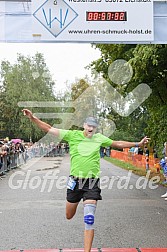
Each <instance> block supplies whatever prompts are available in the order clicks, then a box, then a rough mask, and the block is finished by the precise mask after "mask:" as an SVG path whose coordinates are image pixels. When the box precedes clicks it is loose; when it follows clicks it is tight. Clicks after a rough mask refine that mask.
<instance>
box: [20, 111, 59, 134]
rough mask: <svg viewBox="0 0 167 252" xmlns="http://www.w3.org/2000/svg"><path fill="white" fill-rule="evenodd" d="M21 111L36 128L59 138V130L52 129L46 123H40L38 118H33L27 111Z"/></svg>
mask: <svg viewBox="0 0 167 252" xmlns="http://www.w3.org/2000/svg"><path fill="white" fill-rule="evenodd" d="M22 111H23V113H24V115H25V116H27V117H28V118H29V119H30V120H31V121H32V122H33V123H35V124H36V125H37V126H38V128H40V129H42V130H43V131H45V132H49V133H51V134H53V135H55V136H59V129H56V128H53V127H52V126H51V125H49V124H48V123H45V122H43V121H41V120H40V119H39V118H37V117H36V116H34V115H33V113H32V112H31V111H30V110H29V109H23V110H22Z"/></svg>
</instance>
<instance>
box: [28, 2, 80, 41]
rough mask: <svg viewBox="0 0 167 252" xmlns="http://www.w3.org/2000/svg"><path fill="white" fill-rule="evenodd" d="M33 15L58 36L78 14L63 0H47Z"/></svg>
mask: <svg viewBox="0 0 167 252" xmlns="http://www.w3.org/2000/svg"><path fill="white" fill-rule="evenodd" d="M33 16H34V17H35V18H36V19H37V20H38V21H39V22H40V23H41V24H42V25H43V26H44V27H45V28H46V29H47V30H48V31H49V32H50V33H51V34H52V35H53V36H54V37H57V36H58V35H59V34H60V33H61V32H62V31H63V30H64V29H65V28H67V26H68V25H69V24H70V23H71V22H73V21H74V19H75V18H77V16H78V14H77V13H76V12H75V11H74V10H73V9H72V8H71V7H70V6H69V5H68V4H67V3H66V2H65V1H63V0H55V1H50V0H47V1H46V2H45V3H43V4H42V5H41V6H40V7H39V8H38V9H37V10H36V11H35V12H34V13H33Z"/></svg>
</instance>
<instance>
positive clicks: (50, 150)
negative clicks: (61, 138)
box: [0, 140, 69, 176]
mask: <svg viewBox="0 0 167 252" xmlns="http://www.w3.org/2000/svg"><path fill="white" fill-rule="evenodd" d="M68 152H69V146H68V144H65V143H53V142H52V143H49V144H43V143H39V142H37V143H34V144H33V143H24V141H21V140H19V141H18V142H17V141H8V140H4V141H0V176H3V175H5V174H6V173H7V172H8V171H10V170H11V169H16V168H17V167H19V166H21V165H24V164H26V163H27V161H28V160H30V159H32V158H36V157H42V156H44V157H57V156H64V154H65V153H68Z"/></svg>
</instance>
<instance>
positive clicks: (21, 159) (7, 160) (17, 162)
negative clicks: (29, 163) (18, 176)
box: [0, 152, 26, 175]
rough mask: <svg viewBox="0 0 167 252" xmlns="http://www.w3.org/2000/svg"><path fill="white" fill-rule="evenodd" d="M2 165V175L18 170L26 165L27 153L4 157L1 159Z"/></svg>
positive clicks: (0, 172)
mask: <svg viewBox="0 0 167 252" xmlns="http://www.w3.org/2000/svg"><path fill="white" fill-rule="evenodd" d="M1 163H2V167H1V169H0V175H4V174H6V173H7V172H9V171H10V170H11V169H16V168H17V167H19V166H21V165H23V164H25V163H26V159H25V152H21V153H20V152H16V153H12V154H7V155H4V156H2V157H1Z"/></svg>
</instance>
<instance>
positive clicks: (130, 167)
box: [104, 157, 167, 187]
mask: <svg viewBox="0 0 167 252" xmlns="http://www.w3.org/2000/svg"><path fill="white" fill-rule="evenodd" d="M104 159H105V160H106V161H108V162H110V163H112V164H114V165H116V166H118V167H121V168H123V169H125V170H128V171H132V172H133V173H134V174H136V175H138V176H146V171H145V170H144V169H143V168H138V167H136V166H134V165H132V164H130V163H127V162H124V161H121V160H119V159H115V158H112V157H104ZM155 176H159V177H160V181H159V184H162V182H163V181H164V176H163V174H162V171H160V172H159V173H157V172H153V171H151V173H150V176H149V179H151V178H153V177H155ZM162 185H163V184H162ZM163 186H165V187H167V185H163Z"/></svg>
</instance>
